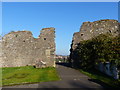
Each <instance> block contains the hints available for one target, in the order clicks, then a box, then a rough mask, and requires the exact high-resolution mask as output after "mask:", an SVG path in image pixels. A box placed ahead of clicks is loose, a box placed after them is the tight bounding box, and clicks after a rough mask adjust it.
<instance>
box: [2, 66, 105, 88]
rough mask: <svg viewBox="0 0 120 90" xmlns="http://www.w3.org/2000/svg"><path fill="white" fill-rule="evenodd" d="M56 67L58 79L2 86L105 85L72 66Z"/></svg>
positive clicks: (78, 86) (71, 86) (72, 86)
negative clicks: (59, 78)
mask: <svg viewBox="0 0 120 90" xmlns="http://www.w3.org/2000/svg"><path fill="white" fill-rule="evenodd" d="M56 68H57V71H58V73H59V75H60V77H61V80H60V81H52V82H41V83H37V84H26V85H16V86H7V87H4V88H104V87H106V86H104V84H98V83H96V82H94V80H92V79H91V78H89V77H88V76H86V75H84V74H82V73H80V72H79V71H77V70H75V69H73V68H70V67H66V66H62V65H57V66H56ZM3 90H4V89H3Z"/></svg>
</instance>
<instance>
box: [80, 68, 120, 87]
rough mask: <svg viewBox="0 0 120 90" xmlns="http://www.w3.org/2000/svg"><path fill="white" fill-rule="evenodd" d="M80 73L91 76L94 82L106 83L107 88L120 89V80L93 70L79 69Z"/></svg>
mask: <svg viewBox="0 0 120 90" xmlns="http://www.w3.org/2000/svg"><path fill="white" fill-rule="evenodd" d="M79 71H80V72H81V73H83V74H85V75H87V76H89V77H90V78H92V79H93V80H94V81H99V82H101V83H104V85H105V84H106V85H107V86H109V87H111V88H120V79H118V80H115V79H113V78H112V77H110V76H107V75H105V74H104V73H102V72H100V71H98V70H95V69H92V70H82V69H79Z"/></svg>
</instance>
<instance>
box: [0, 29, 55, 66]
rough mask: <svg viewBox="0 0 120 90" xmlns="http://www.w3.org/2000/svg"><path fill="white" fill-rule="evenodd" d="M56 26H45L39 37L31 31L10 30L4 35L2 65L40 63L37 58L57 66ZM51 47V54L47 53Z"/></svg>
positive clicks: (48, 64) (0, 60) (1, 51)
mask: <svg viewBox="0 0 120 90" xmlns="http://www.w3.org/2000/svg"><path fill="white" fill-rule="evenodd" d="M54 38H55V28H43V29H42V30H41V34H40V35H39V37H38V38H34V37H33V36H32V33H31V32H30V31H17V32H10V33H8V34H6V35H5V36H4V37H2V42H1V44H2V50H0V53H2V55H1V57H0V62H1V63H2V67H19V66H26V65H35V64H36V65H38V64H39V62H37V63H36V61H37V60H42V61H43V62H46V67H49V66H52V67H53V66H55V58H54V57H55V39H54ZM48 48H49V55H48V54H47V53H46V52H47V51H46V50H48Z"/></svg>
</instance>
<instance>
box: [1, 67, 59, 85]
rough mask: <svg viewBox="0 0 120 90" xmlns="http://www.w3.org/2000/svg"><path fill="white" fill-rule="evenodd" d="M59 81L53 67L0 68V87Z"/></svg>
mask: <svg viewBox="0 0 120 90" xmlns="http://www.w3.org/2000/svg"><path fill="white" fill-rule="evenodd" d="M56 80H60V78H59V76H58V74H57V72H56V69H55V68H53V67H48V68H41V69H36V68H34V67H32V66H25V67H9V68H2V85H3V86H6V85H17V84H25V83H36V82H47V81H56Z"/></svg>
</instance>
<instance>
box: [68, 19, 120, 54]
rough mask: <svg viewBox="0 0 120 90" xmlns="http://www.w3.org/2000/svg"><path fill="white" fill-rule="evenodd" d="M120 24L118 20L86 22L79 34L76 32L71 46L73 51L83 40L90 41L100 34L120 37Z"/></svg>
mask: <svg viewBox="0 0 120 90" xmlns="http://www.w3.org/2000/svg"><path fill="white" fill-rule="evenodd" d="M119 27H120V23H119V22H118V21H117V20H110V19H104V20H99V21H94V22H84V23H83V24H82V26H81V28H80V31H79V32H75V33H74V35H73V39H72V44H71V50H70V51H71V55H72V51H74V50H75V48H76V47H77V44H78V43H80V42H81V41H83V40H89V39H91V38H93V37H96V36H98V35H100V34H106V33H111V35H112V36H117V35H120V29H119Z"/></svg>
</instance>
